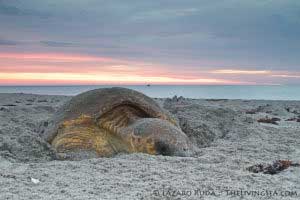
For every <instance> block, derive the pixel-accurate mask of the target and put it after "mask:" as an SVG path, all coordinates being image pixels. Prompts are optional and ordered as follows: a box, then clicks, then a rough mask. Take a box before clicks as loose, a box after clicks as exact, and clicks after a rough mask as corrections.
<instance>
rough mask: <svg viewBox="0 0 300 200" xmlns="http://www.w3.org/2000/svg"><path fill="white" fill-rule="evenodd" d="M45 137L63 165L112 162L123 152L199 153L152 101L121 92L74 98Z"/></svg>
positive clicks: (98, 91) (90, 93) (102, 91)
mask: <svg viewBox="0 0 300 200" xmlns="http://www.w3.org/2000/svg"><path fill="white" fill-rule="evenodd" d="M46 137H47V141H48V142H49V143H50V144H51V145H52V147H53V148H54V150H55V152H56V154H57V156H58V158H59V159H83V158H92V157H110V156H113V155H115V154H117V153H120V152H124V153H134V152H142V153H148V154H152V155H158V154H160V155H169V156H172V155H174V156H189V155H191V154H193V152H194V150H195V149H196V147H194V146H193V144H192V143H191V142H190V141H189V139H188V137H187V136H186V135H185V134H184V133H183V132H182V131H181V129H180V127H179V125H178V124H177V122H176V121H175V120H174V119H173V118H172V117H171V116H170V115H169V114H168V113H166V112H165V111H164V110H163V109H162V108H160V106H159V105H158V104H157V103H156V102H155V101H154V100H152V99H151V98H150V97H147V96H145V95H144V94H142V93H139V92H137V91H134V90H130V89H125V88H119V87H114V88H103V89H96V90H91V91H88V92H84V93H82V94H79V95H77V96H75V97H73V98H72V99H71V100H70V101H69V102H68V103H66V104H65V105H64V106H63V107H62V108H61V109H60V110H59V111H58V112H57V114H56V115H55V118H54V123H53V126H52V128H50V129H49V130H48V132H46Z"/></svg>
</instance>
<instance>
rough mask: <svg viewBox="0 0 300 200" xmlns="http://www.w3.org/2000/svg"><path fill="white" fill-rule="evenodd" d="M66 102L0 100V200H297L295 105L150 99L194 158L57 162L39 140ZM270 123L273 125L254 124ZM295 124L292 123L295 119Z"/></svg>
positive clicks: (298, 111)
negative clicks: (269, 167)
mask: <svg viewBox="0 0 300 200" xmlns="http://www.w3.org/2000/svg"><path fill="white" fill-rule="evenodd" d="M70 98H71V97H68V96H46V95H31V94H0V185H1V187H0V199H1V200H2V199H3V200H4V199H52V200H53V199H299V198H300V168H299V167H290V168H288V169H286V170H284V171H282V172H281V173H278V174H275V175H269V174H262V173H251V172H249V171H248V170H246V168H247V167H249V166H251V165H255V164H259V163H272V162H273V161H275V160H279V159H282V160H293V161H296V162H300V122H299V121H300V101H267V100H227V99H185V98H176V97H175V98H172V99H156V101H157V102H158V103H159V104H160V105H161V106H162V107H164V108H165V109H166V110H168V111H169V112H170V113H171V114H172V115H174V116H175V118H176V119H177V120H178V122H179V124H180V126H181V128H182V130H183V131H184V132H185V133H186V134H187V135H188V137H189V138H190V139H191V140H192V141H193V142H194V143H195V144H196V145H197V146H198V147H199V148H200V152H199V153H198V155H197V156H195V157H168V156H151V155H147V154H130V155H117V156H115V157H113V158H97V159H90V160H81V161H59V160H56V159H55V154H54V153H53V150H52V149H51V147H50V145H49V144H48V143H47V142H45V140H44V139H43V138H44V137H43V133H44V131H45V128H47V126H49V123H51V118H52V116H53V115H54V114H55V111H57V109H58V108H59V107H60V106H62V105H63V104H64V103H65V102H66V101H68V100H69V99H70ZM266 117H268V119H271V118H276V119H277V120H276V121H275V122H274V123H273V124H272V123H259V122H258V120H259V119H264V118H266ZM298 119H299V120H298Z"/></svg>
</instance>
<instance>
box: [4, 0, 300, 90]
mask: <svg viewBox="0 0 300 200" xmlns="http://www.w3.org/2000/svg"><path fill="white" fill-rule="evenodd" d="M149 83H151V84H206V85H215V84H221V85H222V84H226V85H244V84H246V85H256V84H266V85H277V84H300V1H299V0H243V1H242V0H222V1H221V0H155V1H154V0H153V1H150V0H128V1H125V0H111V1H108V0H0V85H68V84H149Z"/></svg>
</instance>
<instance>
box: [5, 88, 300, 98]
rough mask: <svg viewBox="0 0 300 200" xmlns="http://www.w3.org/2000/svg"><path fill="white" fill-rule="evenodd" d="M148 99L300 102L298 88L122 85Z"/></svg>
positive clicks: (67, 91)
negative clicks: (175, 97)
mask: <svg viewBox="0 0 300 200" xmlns="http://www.w3.org/2000/svg"><path fill="white" fill-rule="evenodd" d="M105 87H115V86H109V85H78V86H0V93H31V94H46V95H68V96H72V95H77V94H79V93H81V92H84V91H88V90H92V89H96V88H105ZM120 87H126V88H130V89H134V90H137V91H140V92H142V93H144V94H146V95H148V96H151V97H173V96H175V95H177V96H183V97H187V98H201V99H210V98H212V99H264V100H300V85H278V86H236V85H235V86H221V85H217V86H216V85H214V86H212V85H209V86H207V85H205V86H204V85H151V86H146V85H130V86H128V85H126V86H120Z"/></svg>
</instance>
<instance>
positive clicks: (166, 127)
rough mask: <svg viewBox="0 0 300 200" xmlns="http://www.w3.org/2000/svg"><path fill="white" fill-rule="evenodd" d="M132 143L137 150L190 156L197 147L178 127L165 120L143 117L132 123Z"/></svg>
mask: <svg viewBox="0 0 300 200" xmlns="http://www.w3.org/2000/svg"><path fill="white" fill-rule="evenodd" d="M132 128H133V142H132V144H133V145H134V147H135V148H136V149H138V151H139V152H144V153H150V154H156V155H165V156H192V155H194V153H195V150H196V149H197V148H196V147H195V146H194V145H193V144H192V143H191V141H190V140H189V138H188V137H187V136H186V135H185V133H183V132H182V131H181V130H180V129H179V128H178V127H176V126H174V125H173V124H172V123H170V122H169V121H167V120H162V119H157V118H143V119H140V120H137V121H136V122H135V123H134V124H133V125H132Z"/></svg>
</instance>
